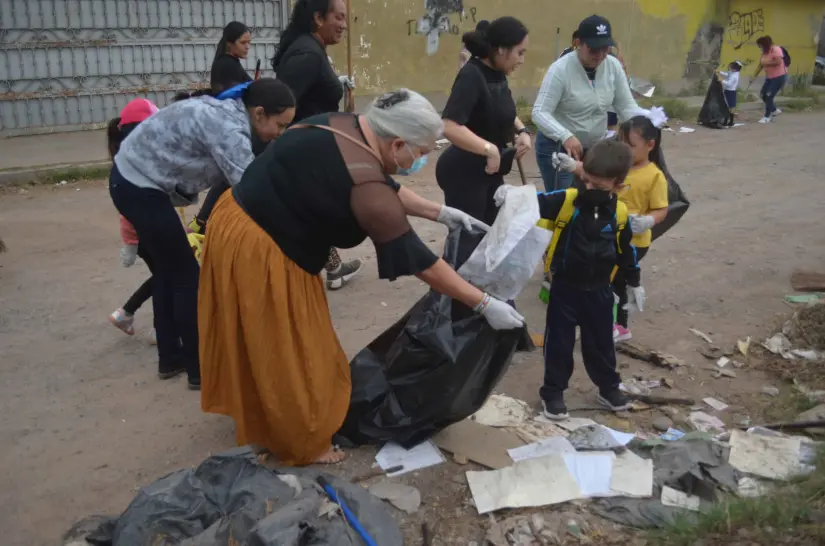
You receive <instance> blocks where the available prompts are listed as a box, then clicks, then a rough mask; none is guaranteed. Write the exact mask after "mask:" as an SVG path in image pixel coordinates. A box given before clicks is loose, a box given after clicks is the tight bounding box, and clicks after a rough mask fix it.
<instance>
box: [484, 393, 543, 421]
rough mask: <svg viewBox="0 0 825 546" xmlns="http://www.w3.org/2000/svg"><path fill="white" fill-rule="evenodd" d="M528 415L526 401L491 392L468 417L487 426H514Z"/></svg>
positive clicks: (528, 408) (528, 409)
mask: <svg viewBox="0 0 825 546" xmlns="http://www.w3.org/2000/svg"><path fill="white" fill-rule="evenodd" d="M528 417H530V406H528V405H527V402H524V401H522V400H516V399H515V398H511V397H509V396H505V395H503V394H493V395H491V396H490V398H488V399H487V402H485V403H484V405H483V406H481V409H480V410H478V411H477V412H475V413H474V414H473V415H472V416H470V419H472V420H473V421H475V422H477V423H481V424H482V425H487V426H488V427H515V426H518V425H520V424H521V423H523V422H524V421H526V420H527V418H528Z"/></svg>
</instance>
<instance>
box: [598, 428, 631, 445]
mask: <svg viewBox="0 0 825 546" xmlns="http://www.w3.org/2000/svg"><path fill="white" fill-rule="evenodd" d="M602 428H604V429H605V430H607V432H609V433H610V435H611V436H613V439H614V440H616V441H617V442H619V443H620V444H622V445H623V446H626V445H627V444H629V443H630V442H631V441H633V438H635V437H636V435H635V434H633V433H632V432H622V431H620V430H613V429H612V428H610V427H606V426H604V425H602Z"/></svg>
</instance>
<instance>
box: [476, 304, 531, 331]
mask: <svg viewBox="0 0 825 546" xmlns="http://www.w3.org/2000/svg"><path fill="white" fill-rule="evenodd" d="M481 314H482V315H483V316H484V318H485V319H487V322H488V323H489V324H490V326H492V327H493V330H512V329H514V328H521V327H522V326H524V317H523V316H521V314H519V312H518V311H516V310H515V309H513V307H512V306H511V305H510V304H509V303H507V302H503V301H501V300H497V299H496V298H490V303H489V304H487V307H485V308H484V310H483V311H482V312H481Z"/></svg>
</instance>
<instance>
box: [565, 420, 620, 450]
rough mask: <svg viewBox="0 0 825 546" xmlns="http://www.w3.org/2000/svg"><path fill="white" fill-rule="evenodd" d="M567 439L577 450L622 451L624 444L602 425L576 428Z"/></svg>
mask: <svg viewBox="0 0 825 546" xmlns="http://www.w3.org/2000/svg"><path fill="white" fill-rule="evenodd" d="M567 439H568V440H569V441H570V443H571V444H573V447H574V448H576V450H577V451H623V450H624V446H625V444H622V443H620V442H619V441H618V440H617V439H616V438H614V437H613V435H612V434H611V433H610V431H609V429H608V428H607V427H603V426H602V425H587V426H585V427H581V428H577V429H576V430H574V431H573V432H571V433H570V436H568V437H567Z"/></svg>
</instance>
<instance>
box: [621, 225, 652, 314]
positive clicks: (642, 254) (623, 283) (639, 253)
mask: <svg viewBox="0 0 825 546" xmlns="http://www.w3.org/2000/svg"><path fill="white" fill-rule="evenodd" d="M628 227H629V226H628ZM648 250H649V247H644V248H637V249H636V262H641V261H642V258H644V257H645V255H646V254H647V251H648ZM613 292H615V293H616V295H617V296H619V308H618V309H617V310H616V324H618V325H619V326H622V327H624V328H627V325H628V315H627V310H626V309H625V308H624V306H625V305H627V279H625V277H624V273H623V272H622V270H621V269H619V270H618V271H617V272H616V277H615V278H614V279H613Z"/></svg>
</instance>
